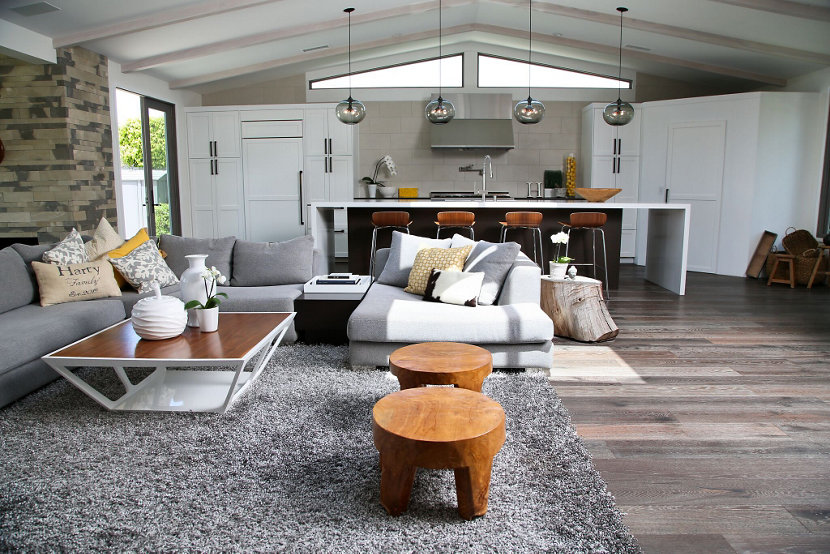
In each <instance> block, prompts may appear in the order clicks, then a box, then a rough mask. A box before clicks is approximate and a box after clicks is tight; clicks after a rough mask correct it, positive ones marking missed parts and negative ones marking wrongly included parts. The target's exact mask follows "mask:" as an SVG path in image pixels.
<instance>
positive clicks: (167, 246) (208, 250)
mask: <svg viewBox="0 0 830 554" xmlns="http://www.w3.org/2000/svg"><path fill="white" fill-rule="evenodd" d="M235 242H236V237H224V238H221V239H194V238H189V237H177V236H175V235H161V237H159V249H161V250H163V251H164V252H166V253H167V257H166V258H165V259H164V261H165V262H167V265H168V266H170V269H172V270H173V273H175V274H176V276H177V277H181V276H182V273H184V270H185V269H187V268H188V267H189V266H190V265H189V264H188V263H187V259H186V258H185V256H187V255H189V254H206V255H207V260H205V263H206V264H207V266H208V267H210V266H214V267H216V269H218V270H219V272H220V273H221V274H222V275H226V276H230V275H232V272H231V262H232V260H233V245H234V243H235Z"/></svg>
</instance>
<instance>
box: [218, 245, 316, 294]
mask: <svg viewBox="0 0 830 554" xmlns="http://www.w3.org/2000/svg"><path fill="white" fill-rule="evenodd" d="M313 252H314V237H313V236H311V235H305V236H302V237H297V238H294V239H291V240H287V241H285V242H251V241H247V240H238V241H236V244H234V246H233V274H232V275H233V277H232V278H231V286H234V287H262V286H270V285H289V284H296V283H305V282H306V281H308V280H309V279H311V278H312V277H314V275H313V274H312V271H311V269H312V263H313V258H314V254H313Z"/></svg>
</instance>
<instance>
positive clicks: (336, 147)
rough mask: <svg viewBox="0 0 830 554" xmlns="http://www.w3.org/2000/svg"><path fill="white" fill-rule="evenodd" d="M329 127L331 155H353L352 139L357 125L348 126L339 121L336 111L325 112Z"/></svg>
mask: <svg viewBox="0 0 830 554" xmlns="http://www.w3.org/2000/svg"><path fill="white" fill-rule="evenodd" d="M323 111H324V112H325V114H326V119H327V121H328V125H329V154H331V155H333V156H351V155H352V153H353V152H352V137H353V136H354V135H353V133H354V131H355V128H356V127H357V126H356V125H346V124H345V123H342V122H341V121H340V120H339V119H337V115H336V114H335V113H334V110H332V109H327V110H323Z"/></svg>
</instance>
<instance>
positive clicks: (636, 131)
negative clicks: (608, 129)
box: [609, 105, 643, 156]
mask: <svg viewBox="0 0 830 554" xmlns="http://www.w3.org/2000/svg"><path fill="white" fill-rule="evenodd" d="M642 115H643V114H642V113H640V110H639V105H638V106H636V107H635V108H634V119H633V120H632V121H631V123H629V124H628V125H623V126H622V127H617V128H616V129H617V138H618V141H619V142H618V143H617V149H618V150H619V151H618V152H617V154H619V155H620V156H639V155H640V118H642ZM609 126H610V125H609Z"/></svg>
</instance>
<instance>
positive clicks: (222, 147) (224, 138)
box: [211, 112, 242, 158]
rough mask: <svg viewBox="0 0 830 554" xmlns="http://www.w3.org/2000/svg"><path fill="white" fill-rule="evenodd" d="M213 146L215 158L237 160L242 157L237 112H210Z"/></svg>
mask: <svg viewBox="0 0 830 554" xmlns="http://www.w3.org/2000/svg"><path fill="white" fill-rule="evenodd" d="M211 119H212V121H211V125H212V126H213V140H215V141H216V143H215V145H214V151H213V155H214V156H216V157H217V158H239V157H240V156H241V155H242V144H241V140H240V134H239V131H240V123H239V112H212V113H211Z"/></svg>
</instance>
